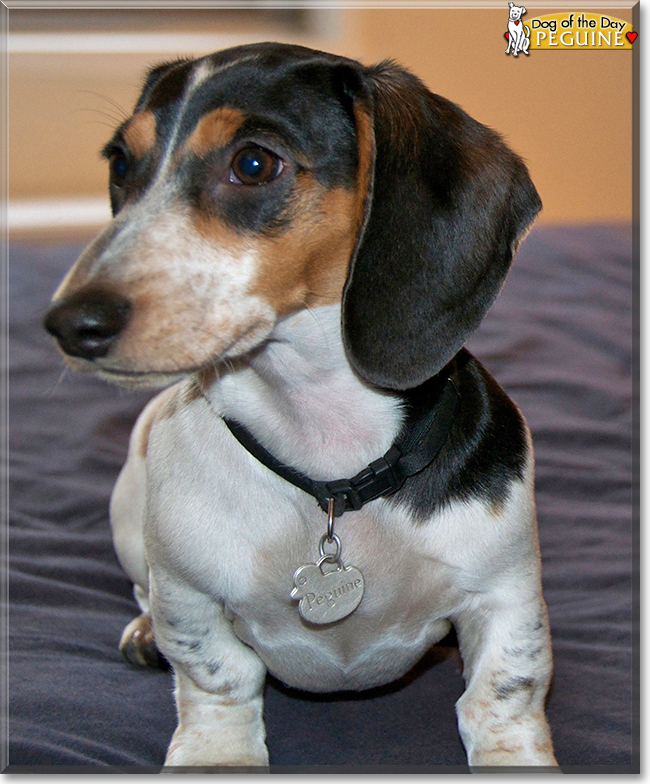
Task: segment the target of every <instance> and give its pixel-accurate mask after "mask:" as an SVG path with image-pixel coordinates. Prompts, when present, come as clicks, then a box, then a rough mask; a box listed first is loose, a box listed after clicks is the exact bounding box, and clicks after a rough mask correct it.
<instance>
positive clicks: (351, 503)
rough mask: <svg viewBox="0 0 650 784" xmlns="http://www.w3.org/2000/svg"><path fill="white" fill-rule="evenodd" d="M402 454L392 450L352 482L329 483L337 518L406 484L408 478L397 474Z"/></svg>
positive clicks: (394, 449) (327, 485)
mask: <svg viewBox="0 0 650 784" xmlns="http://www.w3.org/2000/svg"><path fill="white" fill-rule="evenodd" d="M401 457H402V453H401V452H400V450H399V449H398V448H397V447H396V446H392V447H391V448H390V449H389V450H388V452H386V454H385V455H384V456H383V457H380V458H379V459H378V460H373V462H372V463H370V464H369V465H368V466H367V467H366V468H364V469H363V470H362V471H359V473H358V474H356V476H353V477H352V479H336V480H334V481H333V482H326V483H325V486H326V488H327V492H328V493H329V494H330V497H332V498H334V516H335V517H340V515H342V514H343V512H345V511H348V510H350V509H354V510H358V509H361V507H362V506H363V505H364V504H366V503H368V501H373V500H374V499H375V498H379V496H382V495H389V494H391V493H394V492H395V491H396V490H399V488H400V487H401V486H402V485H403V484H404V481H405V479H406V477H405V476H402V475H401V472H399V471H398V470H397V463H398V461H399V459H400V458H401Z"/></svg>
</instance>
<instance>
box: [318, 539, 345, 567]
mask: <svg viewBox="0 0 650 784" xmlns="http://www.w3.org/2000/svg"><path fill="white" fill-rule="evenodd" d="M325 542H334V544H335V545H336V550H334V552H333V553H326V552H325ZM318 552H319V553H320V555H321V558H323V559H324V560H327V561H329V562H330V563H337V562H338V561H339V558H340V555H341V540H340V539H339V538H338V536H337V535H336V534H335V533H333V534H332V536H328V535H327V534H323V535H322V536H321V538H320V542H319V543H318Z"/></svg>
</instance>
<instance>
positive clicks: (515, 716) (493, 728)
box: [454, 583, 561, 773]
mask: <svg viewBox="0 0 650 784" xmlns="http://www.w3.org/2000/svg"><path fill="white" fill-rule="evenodd" d="M525 593H526V592H525V589H523V588H522V587H520V586H519V585H516V584H514V583H513V585H512V586H511V587H510V590H509V591H508V594H509V596H508V595H505V592H500V594H501V595H500V596H494V595H490V594H481V595H477V596H476V597H475V598H474V599H473V600H472V601H471V604H470V606H468V608H467V610H466V612H463V613H462V614H461V615H460V616H459V617H458V618H457V619H455V620H454V623H455V626H456V630H457V632H458V639H459V644H460V651H461V656H462V658H463V675H464V678H465V682H466V690H465V693H464V694H463V696H462V697H461V698H460V699H459V700H458V703H457V705H456V710H457V714H458V727H459V730H460V734H461V737H462V739H463V743H464V744H465V749H466V751H467V757H468V761H469V765H470V767H471V768H472V769H476V768H479V769H480V768H483V767H491V766H497V765H498V766H504V765H507V766H513V767H523V766H526V767H528V766H541V767H546V768H548V767H551V766H557V762H556V760H555V756H554V754H553V746H552V743H551V735H550V730H549V727H548V723H547V721H546V716H545V713H544V702H545V698H546V693H547V691H548V687H549V684H550V680H551V674H552V653H551V640H550V634H549V626H548V618H547V612H546V606H545V604H544V600H543V599H542V597H541V595H540V594H539V593H537V592H536V593H535V595H533V596H530V595H529V598H528V599H527V600H525V599H522V598H521V597H522V595H525ZM554 772H558V773H559V772H561V771H560V769H559V768H556V770H555V771H554Z"/></svg>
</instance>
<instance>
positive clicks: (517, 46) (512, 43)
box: [506, 2, 530, 57]
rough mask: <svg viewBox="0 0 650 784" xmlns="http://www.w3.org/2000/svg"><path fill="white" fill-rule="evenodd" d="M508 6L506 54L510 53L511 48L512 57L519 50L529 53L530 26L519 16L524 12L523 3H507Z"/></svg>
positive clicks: (517, 53) (515, 55)
mask: <svg viewBox="0 0 650 784" xmlns="http://www.w3.org/2000/svg"><path fill="white" fill-rule="evenodd" d="M508 5H509V6H510V14H509V16H508V48H507V49H506V54H510V50H511V48H512V55H513V57H517V56H518V55H519V52H523V53H524V54H525V55H528V54H530V52H529V51H528V47H529V46H530V28H529V27H528V26H527V25H525V24H524V23H523V22H522V21H521V17H522V16H523V15H524V14H525V13H526V9H525V8H524V7H523V5H521V6H519V5H515V4H514V3H512V2H510V3H508Z"/></svg>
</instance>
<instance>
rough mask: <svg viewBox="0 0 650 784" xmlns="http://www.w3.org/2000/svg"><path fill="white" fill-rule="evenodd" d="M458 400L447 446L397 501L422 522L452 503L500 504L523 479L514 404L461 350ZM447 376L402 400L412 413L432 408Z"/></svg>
mask: <svg viewBox="0 0 650 784" xmlns="http://www.w3.org/2000/svg"><path fill="white" fill-rule="evenodd" d="M455 362H456V366H457V373H458V390H459V392H460V396H461V399H460V401H459V403H458V406H457V408H456V415H455V421H454V424H453V425H452V428H451V430H450V432H449V436H448V438H447V442H446V443H445V445H444V446H443V448H442V450H441V451H440V453H439V454H438V457H437V458H436V459H435V460H434V461H433V463H432V464H431V465H430V466H429V467H428V468H426V469H425V470H424V471H422V472H421V473H419V474H417V475H416V476H413V477H411V478H410V479H407V481H406V483H405V484H404V486H403V487H402V489H401V490H400V492H399V494H398V496H396V498H397V499H398V500H399V501H400V502H402V501H404V502H406V503H407V504H408V505H409V506H410V507H411V509H412V510H413V512H414V514H415V515H416V517H417V519H418V520H419V521H420V522H425V521H426V520H428V519H430V517H431V515H432V514H433V513H434V512H435V511H436V510H439V509H441V508H443V507H444V506H446V505H448V504H450V503H452V502H453V501H469V500H471V499H481V500H483V501H486V502H488V503H490V504H500V503H504V502H505V501H506V500H507V498H508V494H509V490H510V486H511V484H512V482H513V481H515V480H521V479H523V476H524V469H525V465H526V457H527V453H528V443H527V440H526V427H525V424H524V421H523V419H522V417H521V414H520V413H519V411H518V410H517V408H516V406H515V405H514V403H513V402H512V401H511V400H510V398H509V397H508V396H507V395H506V393H505V392H504V391H503V389H501V387H500V386H499V385H498V384H497V382H496V381H495V380H494V379H493V378H492V377H491V376H490V374H489V373H488V372H487V371H486V370H485V369H484V368H483V367H482V365H481V364H480V363H479V362H478V361H477V360H476V359H475V358H474V357H473V356H472V355H471V354H470V353H469V352H468V351H467V350H465V349H463V350H461V351H460V352H459V353H458V355H457V356H456V358H455ZM446 377H447V374H446V373H444V372H443V373H440V375H439V376H436V377H435V378H433V379H430V380H429V381H427V382H425V383H424V384H422V385H421V386H419V387H416V388H415V389H413V390H409V391H408V392H407V393H406V394H405V395H404V400H405V401H406V404H407V406H408V407H409V408H412V409H415V410H416V411H418V410H421V409H422V408H423V407H425V406H429V405H431V402H430V401H431V400H435V399H436V397H437V394H438V389H439V387H440V385H441V384H442V383H444V379H445V378H446Z"/></svg>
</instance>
